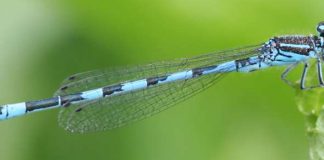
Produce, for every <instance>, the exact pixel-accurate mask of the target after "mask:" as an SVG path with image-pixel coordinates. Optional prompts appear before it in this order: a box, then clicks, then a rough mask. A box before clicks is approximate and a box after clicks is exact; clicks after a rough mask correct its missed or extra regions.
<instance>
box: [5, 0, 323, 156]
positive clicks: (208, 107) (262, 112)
mask: <svg viewBox="0 0 324 160" xmlns="http://www.w3.org/2000/svg"><path fill="white" fill-rule="evenodd" d="M323 6H324V1H323V0H308V1H305V0H286V1H282V0H272V1H265V0H263V1H261V0H249V1H244V0H226V1H225V0H123V1H112V0H107V1H98V0H97V1H96V0H94V1H90V0H88V1H73V0H71V1H60V0H59V1H44V0H11V1H7V0H1V2H0V77H1V78H0V88H1V93H0V95H1V96H0V104H5V103H15V102H20V101H25V100H34V99H42V98H47V97H51V96H52V94H53V93H54V91H55V90H56V89H57V87H58V85H59V84H60V82H61V81H62V80H63V79H64V78H65V77H67V76H68V75H71V74H73V73H77V72H82V71H87V70H92V69H97V68H106V67H113V66H125V65H136V64H145V63H149V62H154V61H160V60H167V59H174V58H181V57H190V56H194V55H198V54H201V53H207V52H211V51H215V50H222V49H228V48H233V47H239V46H244V45H249V44H255V43H260V42H264V41H266V40H267V39H268V38H269V37H271V36H274V35H281V34H295V33H298V34H311V33H313V34H315V26H316V24H317V23H318V22H319V21H321V20H324V18H323V15H324V11H323ZM282 71H283V68H272V69H268V70H266V71H260V72H253V73H251V74H237V73H235V74H230V75H228V76H226V77H225V78H224V79H223V80H222V81H220V82H219V83H217V84H215V85H214V86H213V87H211V88H209V89H208V90H206V91H204V92H202V93H200V94H199V95H197V96H195V97H193V98H191V99H189V100H187V101H185V102H183V103H181V104H178V105H176V106H175V107H173V108H171V109H169V110H167V111H164V112H162V113H160V114H158V115H156V116H153V117H151V118H149V119H146V120H143V121H140V122H138V123H135V124H132V125H129V126H126V127H123V128H120V129H116V130H113V131H108V132H101V133H93V134H85V135H73V134H70V133H67V132H65V131H64V130H63V129H62V128H59V127H58V125H57V114H58V110H49V111H45V112H42V113H36V114H33V115H29V116H25V117H20V118H15V119H12V120H8V121H3V122H1V123H0V135H1V136H0V142H1V144H0V157H1V159H3V160H20V159H24V160H35V159H49V160H57V159H61V158H63V159H77V160H85V159H87V160H88V159H96V160H101V159H105V160H107V159H109V160H110V159H112V160H152V159H154V160H179V159H184V160H197V159H202V160H234V159H235V160H260V159H262V160H305V159H307V158H308V143H307V138H306V134H305V129H304V128H305V127H304V116H303V115H302V114H301V113H300V112H299V111H298V109H297V107H296V105H295V101H294V97H295V92H294V90H293V89H292V88H291V87H289V86H287V85H285V84H284V83H283V82H282V81H281V80H280V74H281V72H282Z"/></svg>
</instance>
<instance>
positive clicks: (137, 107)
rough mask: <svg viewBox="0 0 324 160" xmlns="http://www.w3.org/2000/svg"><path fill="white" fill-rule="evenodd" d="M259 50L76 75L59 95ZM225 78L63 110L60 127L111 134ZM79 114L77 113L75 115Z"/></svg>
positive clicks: (191, 81) (203, 78) (154, 88)
mask: <svg viewBox="0 0 324 160" xmlns="http://www.w3.org/2000/svg"><path fill="white" fill-rule="evenodd" d="M259 47H260V45H257V46H251V47H245V48H240V49H234V50H230V51H224V52H218V53H213V54H207V55H203V56H198V57H194V58H189V59H178V60H174V61H169V62H160V63H154V64H150V65H145V66H138V67H134V68H129V69H119V70H97V71H91V72H86V73H81V74H76V75H73V76H71V77H72V78H71V77H70V78H68V79H66V80H65V81H64V82H63V83H62V87H61V89H59V90H58V91H57V92H56V94H57V95H66V94H70V93H75V92H80V91H85V90H89V89H94V88H99V87H103V86H106V85H112V84H116V83H122V82H127V81H132V80H137V79H142V78H148V77H155V76H159V75H166V74H168V73H173V72H176V71H179V70H186V69H192V68H197V67H203V66H210V65H217V64H219V63H222V62H225V61H230V60H235V59H241V58H246V57H250V56H253V55H257V54H259V53H260V52H259ZM223 75H224V74H213V75H206V76H200V77H197V78H194V79H188V80H182V81H177V82H173V83H169V84H162V85H156V86H152V87H149V88H146V89H142V90H137V91H134V92H128V93H125V94H120V95H116V96H111V97H106V98H102V99H99V100H94V101H89V102H86V103H80V104H74V105H72V106H69V107H66V108H62V110H61V112H60V114H59V124H60V126H62V127H64V128H65V129H66V130H68V131H71V132H77V133H85V132H95V131H103V130H110V129H114V128H117V127H121V126H124V125H126V124H129V123H131V122H135V121H138V120H141V119H144V118H146V117H149V116H152V115H154V114H156V113H158V112H160V111H163V110H165V109H167V108H169V107H170V106H172V105H173V104H176V103H178V102H181V101H183V100H185V99H187V98H189V97H190V96H193V95H195V94H196V93H198V92H200V91H202V90H203V89H205V88H208V87H209V86H211V85H212V84H213V83H214V82H215V81H217V80H219V79H220V78H221V77H223ZM77 110H78V112H76V111H77Z"/></svg>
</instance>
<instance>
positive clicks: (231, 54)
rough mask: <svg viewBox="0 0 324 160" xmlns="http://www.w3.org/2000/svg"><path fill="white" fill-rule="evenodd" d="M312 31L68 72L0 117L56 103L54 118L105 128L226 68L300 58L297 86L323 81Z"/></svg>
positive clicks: (159, 106) (322, 37)
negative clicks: (313, 74) (310, 74)
mask: <svg viewBox="0 0 324 160" xmlns="http://www.w3.org/2000/svg"><path fill="white" fill-rule="evenodd" d="M317 32H318V35H317V36H313V35H309V36H305V35H286V36H277V37H273V38H270V39H269V40H268V41H267V42H265V43H261V44H258V45H253V46H247V47H242V48H238V49H232V50H226V51H222V52H215V53H210V54H205V55H201V56H197V57H193V58H183V59H177V60H172V61H165V62H159V63H153V64H149V65H143V66H137V67H131V68H124V69H117V70H109V69H108V70H95V71H90V72H85V73H79V74H75V75H72V76H70V77H68V78H67V79H66V80H64V81H63V83H62V84H61V87H60V88H59V89H58V90H57V92H56V93H55V96H54V97H53V98H48V99H43V100H37V101H28V102H22V103H15V104H6V105H2V106H0V119H2V120H4V119H9V118H12V117H16V116H21V115H25V114H27V113H32V112H35V111H42V110H45V109H50V108H62V109H61V112H60V114H59V124H60V126H62V127H64V128H65V129H66V130H68V131H71V132H77V133H85V132H94V131H102V130H109V129H113V128H117V127H121V126H123V125H126V124H129V123H130V122H134V121H137V120H140V119H143V118H146V117H149V116H152V115H154V114H156V113H158V112H160V111H162V110H165V109H167V108H169V107H170V106H172V105H174V104H176V103H178V102H181V101H183V100H185V99H187V98H189V97H190V96H193V95H194V94H196V93H198V92H200V91H202V90H204V89H206V88H207V87H209V86H210V85H212V84H214V83H215V82H216V81H217V80H219V79H220V78H221V77H222V76H223V75H224V74H226V73H229V72H251V71H256V70H260V69H265V68H268V67H272V66H283V65H285V66H288V67H287V69H286V70H285V71H284V72H283V74H282V75H281V78H282V79H283V80H284V81H285V82H287V83H288V84H291V82H290V81H289V80H287V78H286V77H287V75H288V73H289V72H290V71H291V70H292V69H293V68H295V67H296V66H297V64H300V63H302V64H304V69H303V72H302V76H301V78H300V88H301V89H308V88H312V87H321V86H323V85H324V82H323V76H322V68H321V62H322V61H323V59H324V58H323V57H324V53H323V48H324V22H321V23H319V24H318V25H317ZM310 59H316V60H317V71H318V79H319V83H318V85H317V86H310V87H307V86H305V77H306V75H307V71H308V68H309V63H308V61H309V60H310Z"/></svg>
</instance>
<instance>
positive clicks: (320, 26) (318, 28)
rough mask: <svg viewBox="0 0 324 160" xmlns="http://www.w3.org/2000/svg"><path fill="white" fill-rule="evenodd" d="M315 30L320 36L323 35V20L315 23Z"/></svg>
mask: <svg viewBox="0 0 324 160" xmlns="http://www.w3.org/2000/svg"><path fill="white" fill-rule="evenodd" d="M317 32H318V34H319V35H320V36H321V37H324V22H320V23H319V24H318V25H317Z"/></svg>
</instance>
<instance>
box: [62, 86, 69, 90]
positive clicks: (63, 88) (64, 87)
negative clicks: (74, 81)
mask: <svg viewBox="0 0 324 160" xmlns="http://www.w3.org/2000/svg"><path fill="white" fill-rule="evenodd" d="M67 88H68V86H63V87H61V89H60V90H61V91H64V90H66V89H67Z"/></svg>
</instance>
